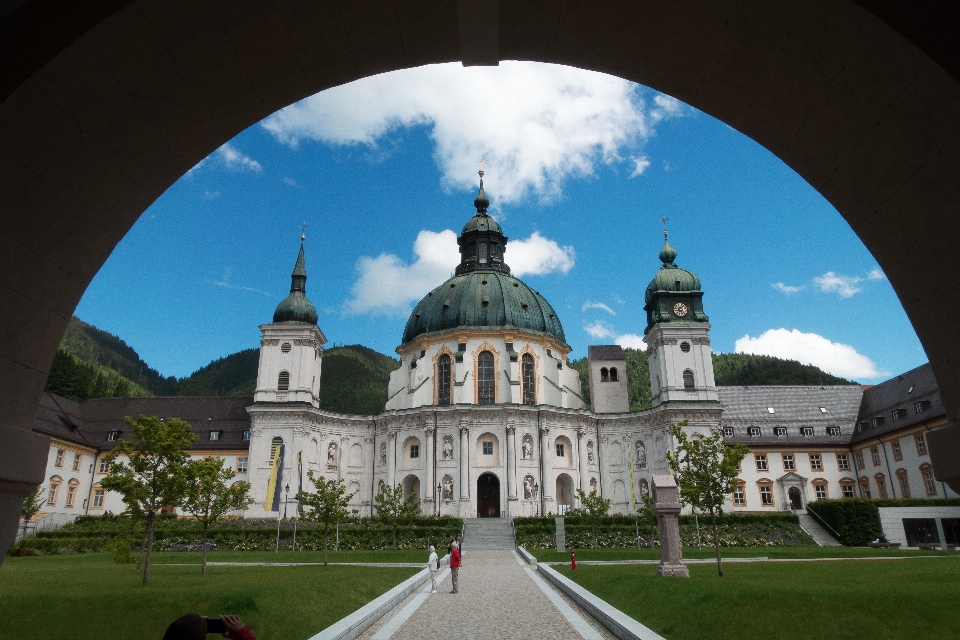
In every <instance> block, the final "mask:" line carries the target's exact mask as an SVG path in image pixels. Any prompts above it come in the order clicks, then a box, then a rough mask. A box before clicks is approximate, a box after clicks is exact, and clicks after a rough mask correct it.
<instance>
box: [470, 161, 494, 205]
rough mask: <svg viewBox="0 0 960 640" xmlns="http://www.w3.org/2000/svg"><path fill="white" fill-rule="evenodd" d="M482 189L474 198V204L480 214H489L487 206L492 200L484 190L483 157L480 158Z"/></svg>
mask: <svg viewBox="0 0 960 640" xmlns="http://www.w3.org/2000/svg"><path fill="white" fill-rule="evenodd" d="M479 163H480V171H479V172H478V173H479V174H480V191H479V192H478V193H477V197H476V198H474V200H473V206H475V207H476V208H477V213H478V214H480V215H484V216H485V215H487V208H488V207H489V206H490V200H488V199H487V194H486V193H484V191H483V158H480V160H479Z"/></svg>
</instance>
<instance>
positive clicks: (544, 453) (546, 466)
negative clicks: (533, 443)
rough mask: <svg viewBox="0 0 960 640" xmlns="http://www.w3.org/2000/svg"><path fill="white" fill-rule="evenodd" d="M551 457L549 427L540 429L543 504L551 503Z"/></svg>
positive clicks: (552, 454)
mask: <svg viewBox="0 0 960 640" xmlns="http://www.w3.org/2000/svg"><path fill="white" fill-rule="evenodd" d="M553 457H554V452H553V451H551V450H550V427H540V460H541V461H543V464H542V465H541V466H542V467H543V468H542V469H541V473H542V474H543V477H542V478H540V495H541V496H543V500H544V501H545V502H552V501H553V489H552V488H551V487H550V480H551V478H552V477H553V474H552V473H550V470H551V469H553Z"/></svg>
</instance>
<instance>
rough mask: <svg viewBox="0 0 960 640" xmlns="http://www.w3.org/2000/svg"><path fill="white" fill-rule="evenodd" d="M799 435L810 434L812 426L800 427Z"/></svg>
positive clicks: (811, 433)
mask: <svg viewBox="0 0 960 640" xmlns="http://www.w3.org/2000/svg"><path fill="white" fill-rule="evenodd" d="M800 435H802V436H812V435H813V427H800Z"/></svg>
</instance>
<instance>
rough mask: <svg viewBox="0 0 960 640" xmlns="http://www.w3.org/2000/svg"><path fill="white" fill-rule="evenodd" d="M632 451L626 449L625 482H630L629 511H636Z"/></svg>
mask: <svg viewBox="0 0 960 640" xmlns="http://www.w3.org/2000/svg"><path fill="white" fill-rule="evenodd" d="M631 453H632V452H631V450H630V449H627V482H629V483H630V511H636V506H635V505H636V503H635V502H634V499H633V457H632V456H631V455H630V454H631Z"/></svg>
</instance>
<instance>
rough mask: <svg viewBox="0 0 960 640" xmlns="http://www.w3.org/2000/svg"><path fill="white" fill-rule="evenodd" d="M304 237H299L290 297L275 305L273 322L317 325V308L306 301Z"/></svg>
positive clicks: (291, 278) (291, 277)
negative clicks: (298, 251) (298, 248)
mask: <svg viewBox="0 0 960 640" xmlns="http://www.w3.org/2000/svg"><path fill="white" fill-rule="evenodd" d="M304 240H305V237H304V236H300V254H299V255H298V256H297V264H296V265H294V267H293V274H292V275H291V276H290V295H288V296H287V297H286V298H284V299H283V301H281V302H280V304H278V305H277V309H276V311H274V312H273V321H274V322H275V323H276V322H302V323H306V324H317V308H316V307H315V306H313V304H312V303H311V302H310V301H309V300H307V267H306V264H305V263H304V259H303V241H304Z"/></svg>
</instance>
